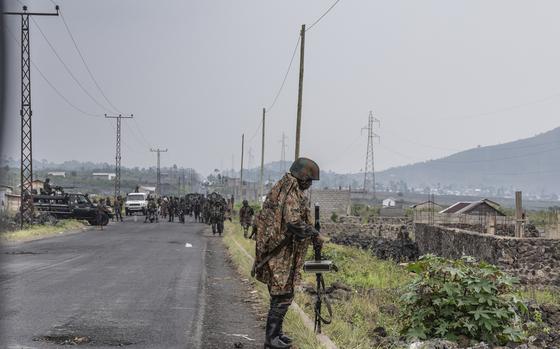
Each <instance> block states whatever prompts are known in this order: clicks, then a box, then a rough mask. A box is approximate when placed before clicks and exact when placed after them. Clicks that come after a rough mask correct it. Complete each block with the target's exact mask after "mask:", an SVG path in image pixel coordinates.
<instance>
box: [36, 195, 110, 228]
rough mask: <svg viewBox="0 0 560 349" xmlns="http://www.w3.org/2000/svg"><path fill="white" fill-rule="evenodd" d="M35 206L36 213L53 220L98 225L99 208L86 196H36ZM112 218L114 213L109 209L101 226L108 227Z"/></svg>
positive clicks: (103, 217) (106, 210)
mask: <svg viewBox="0 0 560 349" xmlns="http://www.w3.org/2000/svg"><path fill="white" fill-rule="evenodd" d="M33 206H34V207H35V210H36V211H38V212H41V213H42V214H44V215H46V216H50V217H52V218H53V219H79V220H86V221H88V222H89V223H90V224H91V225H96V224H97V206H96V205H94V204H92V203H91V201H90V200H89V198H88V197H87V196H86V195H84V194H80V193H76V194H74V193H62V194H59V195H34V196H33ZM110 218H113V211H112V210H111V209H110V208H107V209H105V212H104V214H103V216H102V218H101V225H107V224H108V223H109V219H110Z"/></svg>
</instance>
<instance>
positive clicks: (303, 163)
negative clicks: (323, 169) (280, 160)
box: [290, 158, 319, 181]
mask: <svg viewBox="0 0 560 349" xmlns="http://www.w3.org/2000/svg"><path fill="white" fill-rule="evenodd" d="M290 173H291V174H292V176H294V177H296V178H297V179H299V180H302V181H308V180H313V181H318V180H319V165H317V163H316V162H315V161H313V160H311V159H308V158H298V159H297V160H296V161H294V163H293V164H292V166H291V167H290Z"/></svg>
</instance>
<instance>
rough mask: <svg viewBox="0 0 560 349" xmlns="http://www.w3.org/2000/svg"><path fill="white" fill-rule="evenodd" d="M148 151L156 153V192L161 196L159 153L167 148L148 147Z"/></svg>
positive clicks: (164, 151)
mask: <svg viewBox="0 0 560 349" xmlns="http://www.w3.org/2000/svg"><path fill="white" fill-rule="evenodd" d="M150 151H151V152H152V153H157V170H156V171H157V172H156V193H157V195H158V196H161V167H160V165H161V163H160V156H161V155H160V154H161V153H166V152H167V148H166V149H159V148H157V149H150Z"/></svg>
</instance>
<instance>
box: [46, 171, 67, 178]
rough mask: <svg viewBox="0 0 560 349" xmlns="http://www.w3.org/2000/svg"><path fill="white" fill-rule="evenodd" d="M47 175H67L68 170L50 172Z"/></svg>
mask: <svg viewBox="0 0 560 349" xmlns="http://www.w3.org/2000/svg"><path fill="white" fill-rule="evenodd" d="M47 175H49V176H51V177H66V172H64V171H55V172H49V173H47Z"/></svg>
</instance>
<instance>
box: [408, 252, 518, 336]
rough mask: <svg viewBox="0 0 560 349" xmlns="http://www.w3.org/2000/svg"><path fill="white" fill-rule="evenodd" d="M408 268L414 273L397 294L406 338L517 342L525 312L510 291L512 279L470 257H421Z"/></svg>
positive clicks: (515, 280) (512, 291)
mask: <svg viewBox="0 0 560 349" xmlns="http://www.w3.org/2000/svg"><path fill="white" fill-rule="evenodd" d="M408 270H409V271H410V272H413V273H415V274H416V277H415V278H414V279H413V281H411V282H410V283H409V284H408V285H407V286H406V287H405V290H404V293H403V295H402V296H401V298H400V301H401V303H402V307H403V312H402V315H401V316H402V321H403V324H404V328H403V334H405V335H406V336H407V337H409V338H413V337H415V338H419V339H426V338H446V339H450V340H455V339H457V338H458V337H459V336H461V335H463V336H467V337H469V338H472V339H475V340H483V341H486V342H489V343H502V344H503V343H505V342H508V341H511V342H519V341H521V340H522V339H523V338H524V337H525V334H524V332H523V331H522V329H521V324H520V315H521V314H522V313H526V312H527V308H526V306H525V305H524V303H523V302H522V300H521V298H520V297H519V296H518V295H517V294H516V293H515V292H514V290H513V286H514V285H515V284H516V283H517V279H515V278H513V277H510V276H509V275H507V274H505V273H503V272H502V271H500V270H499V269H498V268H497V267H496V266H493V265H491V264H488V263H485V262H476V261H475V260H474V258H473V257H463V258H462V259H459V260H447V259H444V258H440V257H436V256H433V255H426V256H423V257H421V258H420V259H419V260H418V261H417V262H415V263H413V264H410V265H409V266H408Z"/></svg>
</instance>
